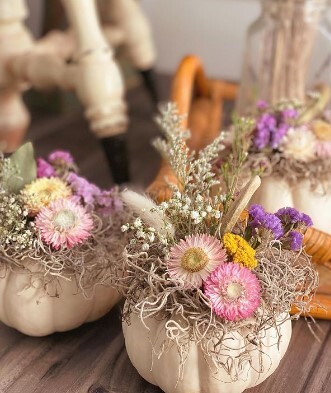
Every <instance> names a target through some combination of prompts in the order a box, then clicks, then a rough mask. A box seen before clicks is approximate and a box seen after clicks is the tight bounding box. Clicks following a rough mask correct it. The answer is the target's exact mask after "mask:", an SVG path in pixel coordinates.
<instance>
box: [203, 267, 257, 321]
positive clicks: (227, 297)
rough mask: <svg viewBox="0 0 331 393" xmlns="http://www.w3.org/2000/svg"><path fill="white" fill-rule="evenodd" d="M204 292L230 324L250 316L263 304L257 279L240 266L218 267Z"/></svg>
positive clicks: (216, 311) (215, 309)
mask: <svg viewBox="0 0 331 393" xmlns="http://www.w3.org/2000/svg"><path fill="white" fill-rule="evenodd" d="M204 292H205V294H206V296H207V297H208V298H209V299H210V301H211V303H212V307H213V311H214V312H215V313H216V314H217V315H218V316H219V317H221V318H224V319H226V320H228V321H236V320H240V319H245V318H248V317H250V316H251V315H253V313H254V311H255V310H256V309H257V308H258V307H259V305H260V302H261V294H260V285H259V282H258V279H257V277H256V276H255V274H254V273H252V272H251V271H250V270H249V269H247V268H245V267H241V266H240V265H239V264H238V263H224V264H223V265H220V266H218V267H217V268H216V269H215V270H214V271H213V272H212V273H211V274H210V275H209V277H208V278H207V279H206V281H205V285H204Z"/></svg>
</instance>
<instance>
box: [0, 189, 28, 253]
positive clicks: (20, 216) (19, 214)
mask: <svg viewBox="0 0 331 393" xmlns="http://www.w3.org/2000/svg"><path fill="white" fill-rule="evenodd" d="M34 239H35V229H34V225H33V223H32V222H29V219H28V211H27V209H26V208H25V207H24V204H23V202H22V199H21V197H20V196H19V195H16V194H7V193H5V192H3V191H1V192H0V244H1V247H2V248H3V249H6V248H8V247H9V246H10V247H11V248H13V249H15V250H26V249H27V248H29V247H31V246H32V244H33V241H34Z"/></svg>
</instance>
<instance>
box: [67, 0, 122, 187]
mask: <svg viewBox="0 0 331 393" xmlns="http://www.w3.org/2000/svg"><path fill="white" fill-rule="evenodd" d="M62 1H63V5H64V7H65V10H66V14H67V16H68V18H69V21H70V25H71V27H72V29H73V32H74V36H75V41H76V43H77V53H76V56H75V58H76V64H77V75H76V83H75V90H76V92H77V95H78V97H79V98H80V100H81V102H82V103H83V105H84V106H85V108H86V112H85V114H86V117H87V118H88V119H89V121H90V124H91V129H92V131H94V132H95V134H96V135H97V137H99V138H100V139H101V140H102V146H103V148H104V151H105V154H106V156H107V159H108V163H109V165H110V169H111V171H112V173H113V177H114V179H117V180H119V181H121V182H127V181H128V180H129V179H128V164H127V158H128V157H127V154H126V147H125V137H124V136H123V135H122V136H120V135H121V134H124V133H125V132H126V129H127V116H126V104H125V102H124V84H123V81H122V78H121V75H120V71H119V69H118V66H117V65H116V63H115V61H114V59H113V52H112V49H111V48H110V46H109V44H108V43H107V42H106V39H105V38H104V36H103V34H102V31H101V28H100V24H99V21H98V18H97V12H96V8H95V2H94V1H91V0H62ZM119 158H120V159H119ZM121 166H123V167H121Z"/></svg>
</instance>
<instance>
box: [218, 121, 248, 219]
mask: <svg viewBox="0 0 331 393" xmlns="http://www.w3.org/2000/svg"><path fill="white" fill-rule="evenodd" d="M254 125H255V122H254V120H252V119H249V118H240V117H237V118H234V120H233V141H232V151H231V153H230V155H229V157H228V159H227V160H226V162H225V163H224V164H222V165H221V168H220V170H221V174H222V177H223V179H224V183H225V186H226V194H225V198H224V202H223V210H224V212H225V213H226V212H227V211H228V209H229V207H230V205H231V203H232V201H233V198H234V196H235V194H236V192H238V183H239V179H240V174H241V171H242V167H243V164H244V162H245V161H246V159H247V155H248V149H249V146H250V134H251V132H252V131H253V128H254Z"/></svg>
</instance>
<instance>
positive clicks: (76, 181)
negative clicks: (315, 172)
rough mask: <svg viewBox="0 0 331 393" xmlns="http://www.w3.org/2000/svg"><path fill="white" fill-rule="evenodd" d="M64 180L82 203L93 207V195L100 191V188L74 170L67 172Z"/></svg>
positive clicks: (98, 193)
mask: <svg viewBox="0 0 331 393" xmlns="http://www.w3.org/2000/svg"><path fill="white" fill-rule="evenodd" d="M66 180H67V182H68V183H69V185H70V186H71V188H72V189H73V191H74V193H75V194H76V195H78V196H80V197H81V199H82V201H83V203H84V204H85V205H87V206H88V207H90V208H92V209H93V207H94V203H95V197H96V196H97V195H100V193H101V190H100V188H99V187H97V186H96V185H95V184H92V183H90V182H88V181H87V180H86V179H84V178H83V177H80V176H78V175H76V173H74V172H71V173H69V175H68V176H67V179H66Z"/></svg>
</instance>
